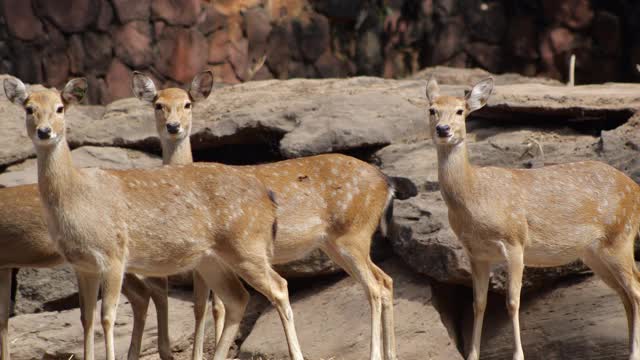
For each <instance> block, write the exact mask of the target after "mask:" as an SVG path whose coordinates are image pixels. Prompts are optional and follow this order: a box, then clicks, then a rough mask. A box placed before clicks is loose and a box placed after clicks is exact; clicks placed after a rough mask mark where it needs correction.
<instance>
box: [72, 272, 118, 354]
mask: <svg viewBox="0 0 640 360" xmlns="http://www.w3.org/2000/svg"><path fill="white" fill-rule="evenodd" d="M76 277H77V278H78V292H79V293H80V320H81V322H82V328H83V331H84V359H85V360H93V359H94V352H93V351H94V341H93V322H94V320H95V311H96V303H97V302H98V289H99V288H100V275H98V274H90V273H83V272H79V271H78V270H76ZM118 292H120V291H119V290H118Z"/></svg>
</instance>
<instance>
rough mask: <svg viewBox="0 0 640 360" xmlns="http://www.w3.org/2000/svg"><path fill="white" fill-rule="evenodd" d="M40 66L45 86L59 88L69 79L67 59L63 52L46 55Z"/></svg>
mask: <svg viewBox="0 0 640 360" xmlns="http://www.w3.org/2000/svg"><path fill="white" fill-rule="evenodd" d="M42 65H43V67H44V76H45V82H46V84H47V85H49V86H55V87H58V88H59V87H62V86H63V85H64V84H65V83H66V81H67V79H68V78H69V59H68V58H67V54H66V53H65V52H64V51H56V52H53V53H50V54H46V55H45V57H44V59H43V62H42Z"/></svg>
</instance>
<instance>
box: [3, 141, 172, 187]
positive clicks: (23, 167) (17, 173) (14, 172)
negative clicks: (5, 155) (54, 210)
mask: <svg viewBox="0 0 640 360" xmlns="http://www.w3.org/2000/svg"><path fill="white" fill-rule="evenodd" d="M71 157H72V158H73V162H74V165H75V166H78V167H101V168H105V169H131V168H151V167H157V166H160V165H162V160H161V159H160V158H159V157H158V156H154V155H149V154H147V153H144V152H142V151H137V150H130V149H122V148H117V147H97V146H83V147H80V148H77V149H75V150H73V151H72V152H71ZM37 181H38V174H37V164H36V159H29V160H27V161H25V162H23V163H21V164H18V165H15V166H11V167H9V168H8V169H7V171H5V172H4V173H2V174H0V186H4V187H8V186H16V185H23V184H33V183H36V182H37Z"/></svg>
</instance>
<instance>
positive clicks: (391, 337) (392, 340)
mask: <svg viewBox="0 0 640 360" xmlns="http://www.w3.org/2000/svg"><path fill="white" fill-rule="evenodd" d="M369 265H370V267H371V269H372V270H373V272H374V273H375V275H376V279H378V282H379V283H380V288H381V289H382V346H383V348H384V351H385V359H386V360H396V359H397V355H396V336H395V334H396V332H395V322H394V320H393V318H394V316H393V315H394V314H393V279H392V278H391V276H389V275H387V273H385V272H384V271H382V269H380V268H379V267H378V266H376V264H374V263H373V261H369Z"/></svg>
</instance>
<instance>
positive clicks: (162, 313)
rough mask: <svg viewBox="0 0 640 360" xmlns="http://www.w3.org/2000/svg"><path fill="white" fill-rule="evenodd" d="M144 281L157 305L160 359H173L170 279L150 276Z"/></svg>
mask: <svg viewBox="0 0 640 360" xmlns="http://www.w3.org/2000/svg"><path fill="white" fill-rule="evenodd" d="M144 282H145V284H147V286H149V288H150V289H151V298H152V299H153V303H154V304H155V306H156V316H157V319H158V352H159V354H160V359H162V360H172V359H173V355H172V354H171V339H169V281H168V280H167V278H166V277H149V278H145V279H144Z"/></svg>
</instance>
